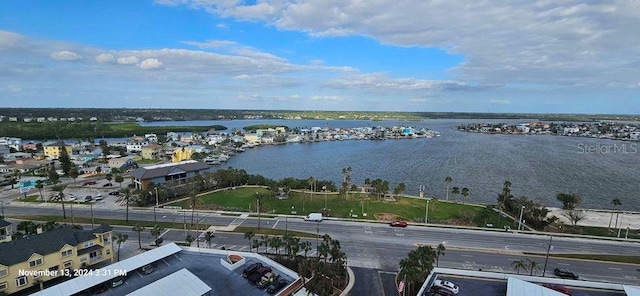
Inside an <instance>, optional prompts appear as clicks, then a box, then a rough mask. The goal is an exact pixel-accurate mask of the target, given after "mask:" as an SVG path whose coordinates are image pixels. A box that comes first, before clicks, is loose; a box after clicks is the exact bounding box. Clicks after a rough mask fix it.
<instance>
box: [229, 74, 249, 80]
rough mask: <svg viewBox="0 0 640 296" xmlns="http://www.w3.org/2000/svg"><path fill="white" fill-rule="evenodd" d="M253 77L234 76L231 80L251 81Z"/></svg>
mask: <svg viewBox="0 0 640 296" xmlns="http://www.w3.org/2000/svg"><path fill="white" fill-rule="evenodd" d="M250 78H251V76H249V75H247V74H242V75H237V76H233V77H231V79H235V80H247V79H250Z"/></svg>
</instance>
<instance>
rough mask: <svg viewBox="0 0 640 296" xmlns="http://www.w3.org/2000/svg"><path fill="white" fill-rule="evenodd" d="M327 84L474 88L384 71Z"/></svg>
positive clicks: (415, 88)
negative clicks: (390, 75)
mask: <svg viewBox="0 0 640 296" xmlns="http://www.w3.org/2000/svg"><path fill="white" fill-rule="evenodd" d="M325 86H328V87H332V88H338V89H343V88H355V89H370V90H404V91H428V90H443V91H455V90H473V89H474V87H473V86H469V85H466V84H465V83H464V82H460V81H453V80H425V79H416V78H411V77H409V78H391V77H389V76H388V75H386V74H383V73H370V74H354V75H349V76H346V77H343V78H339V79H333V80H328V81H327V82H326V83H325Z"/></svg>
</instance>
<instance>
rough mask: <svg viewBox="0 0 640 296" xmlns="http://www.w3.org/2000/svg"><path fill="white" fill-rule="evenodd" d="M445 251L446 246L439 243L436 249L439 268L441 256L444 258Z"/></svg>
mask: <svg viewBox="0 0 640 296" xmlns="http://www.w3.org/2000/svg"><path fill="white" fill-rule="evenodd" d="M445 250H446V248H445V247H444V244H443V243H439V244H438V247H437V248H436V267H438V264H439V263H440V256H444V251H445Z"/></svg>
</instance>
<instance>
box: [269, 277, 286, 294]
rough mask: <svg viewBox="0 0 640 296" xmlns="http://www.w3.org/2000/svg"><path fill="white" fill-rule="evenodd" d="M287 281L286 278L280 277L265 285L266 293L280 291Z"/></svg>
mask: <svg viewBox="0 0 640 296" xmlns="http://www.w3.org/2000/svg"><path fill="white" fill-rule="evenodd" d="M288 283H289V282H287V280H285V279H283V278H280V279H278V280H277V281H275V282H273V283H271V285H269V286H268V287H267V293H269V294H275V293H277V292H278V291H280V289H282V288H284V286H286V285H287V284H288Z"/></svg>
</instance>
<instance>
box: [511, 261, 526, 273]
mask: <svg viewBox="0 0 640 296" xmlns="http://www.w3.org/2000/svg"><path fill="white" fill-rule="evenodd" d="M511 266H512V267H513V268H514V269H515V270H516V272H517V273H518V274H520V269H523V270H524V271H527V263H526V262H525V261H524V260H515V261H513V262H511Z"/></svg>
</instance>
